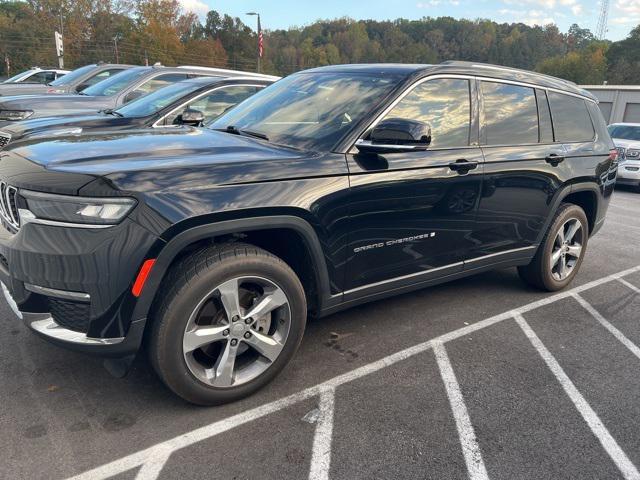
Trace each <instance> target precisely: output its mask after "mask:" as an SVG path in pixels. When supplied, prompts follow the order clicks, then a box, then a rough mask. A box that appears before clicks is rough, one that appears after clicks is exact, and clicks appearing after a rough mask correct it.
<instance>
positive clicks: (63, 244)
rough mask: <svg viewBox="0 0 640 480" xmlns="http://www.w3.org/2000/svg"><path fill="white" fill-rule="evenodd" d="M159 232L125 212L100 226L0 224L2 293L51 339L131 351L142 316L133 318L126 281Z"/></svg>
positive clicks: (81, 347) (104, 350)
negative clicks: (116, 220)
mask: <svg viewBox="0 0 640 480" xmlns="http://www.w3.org/2000/svg"><path fill="white" fill-rule="evenodd" d="M0 220H1V219H0ZM156 240H157V237H156V236H155V235H153V234H151V233H150V232H149V231H148V230H146V229H145V228H143V227H141V226H140V225H138V224H137V223H136V222H134V221H132V220H130V219H126V220H125V221H123V222H122V223H121V224H119V225H115V226H113V227H110V228H105V229H97V230H91V229H84V228H67V227H60V226H48V225H38V224H31V223H25V224H24V225H22V227H21V228H20V230H19V231H18V232H17V233H15V234H13V233H10V232H9V231H8V230H7V229H6V228H5V227H3V226H0V282H2V284H3V288H2V290H3V293H4V296H5V297H6V298H7V301H8V303H9V305H10V306H11V307H12V308H13V310H14V311H15V312H16V314H17V315H18V316H19V317H21V318H22V320H23V321H24V323H25V324H26V325H27V326H28V327H29V328H30V329H31V330H32V331H33V332H35V333H36V334H38V335H40V336H41V337H44V338H46V339H47V340H49V341H51V342H53V343H56V344H58V345H60V346H63V347H66V348H70V349H73V350H77V351H82V352H85V353H92V354H97V355H102V356H107V357H122V356H127V355H130V354H133V353H135V352H136V351H137V350H138V348H139V346H140V342H141V339H142V334H143V331H144V324H145V318H142V315H141V316H140V317H137V318H134V315H133V312H134V307H135V304H136V300H137V299H136V298H135V297H134V296H133V295H132V294H131V286H132V284H133V282H134V280H135V277H136V275H137V272H138V270H139V268H140V266H141V265H142V263H143V262H144V259H145V256H146V255H147V254H148V252H149V251H150V250H151V247H152V246H153V245H154V242H156ZM143 315H146V314H143Z"/></svg>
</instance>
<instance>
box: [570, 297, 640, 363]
mask: <svg viewBox="0 0 640 480" xmlns="http://www.w3.org/2000/svg"><path fill="white" fill-rule="evenodd" d="M573 298H575V299H576V300H577V301H578V303H579V304H580V305H582V307H583V308H584V309H585V310H586V311H587V312H589V313H590V314H591V316H592V317H593V318H595V319H596V320H597V321H598V322H599V323H600V324H601V325H602V326H603V327H604V328H606V329H607V330H609V332H610V333H611V334H612V335H613V336H614V337H616V339H617V340H618V341H619V342H620V343H622V344H623V345H624V346H625V347H627V348H628V349H629V351H630V352H631V353H633V354H634V355H635V356H636V357H638V358H640V348H638V346H637V345H636V344H635V343H633V342H632V341H631V340H629V339H628V338H627V337H626V336H625V335H624V333H622V332H621V331H620V330H618V329H617V328H616V327H614V326H613V325H612V324H611V322H609V321H608V320H606V319H605V318H604V317H603V316H602V315H600V312H598V311H597V310H596V309H595V308H593V307H592V306H591V304H590V303H589V302H587V301H586V300H585V299H584V298H582V297H581V296H580V295H579V294H577V293H574V294H573Z"/></svg>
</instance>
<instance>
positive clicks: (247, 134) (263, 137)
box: [216, 125, 269, 142]
mask: <svg viewBox="0 0 640 480" xmlns="http://www.w3.org/2000/svg"><path fill="white" fill-rule="evenodd" d="M216 130H218V131H219V132H227V133H231V134H233V135H242V136H245V137H254V138H260V139H261V140H266V141H267V142H268V141H269V137H267V136H266V135H265V134H264V133H260V132H252V131H251V130H244V129H243V130H241V129H239V128H236V127H234V126H233V125H229V126H228V127H227V128H225V129H221V128H218V129H216Z"/></svg>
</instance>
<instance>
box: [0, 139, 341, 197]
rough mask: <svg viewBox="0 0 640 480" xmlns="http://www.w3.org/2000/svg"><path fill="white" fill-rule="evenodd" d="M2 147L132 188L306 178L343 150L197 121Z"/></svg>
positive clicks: (335, 165) (329, 167)
mask: <svg viewBox="0 0 640 480" xmlns="http://www.w3.org/2000/svg"><path fill="white" fill-rule="evenodd" d="M0 154H3V155H6V156H8V157H11V158H15V157H19V158H22V159H25V160H28V161H29V162H30V163H34V164H37V165H40V166H42V167H44V168H46V169H47V170H48V171H54V172H58V173H60V172H65V173H73V174H81V175H92V176H96V177H106V178H108V180H109V181H110V182H111V183H112V184H113V185H114V186H116V187H117V188H120V189H122V190H132V191H140V190H148V191H159V190H163V189H192V188H200V187H202V186H203V185H229V184H238V183H253V182H260V181H268V180H276V179H277V180H283V179H288V178H300V177H304V178H306V177H314V176H323V175H332V174H336V173H338V172H342V171H343V167H344V156H342V159H343V161H342V162H341V163H342V164H341V163H340V162H321V161H318V160H317V157H319V156H320V155H319V154H314V153H311V152H302V151H299V150H294V149H291V148H288V147H283V146H277V145H274V144H270V143H268V142H266V141H262V140H258V139H254V138H248V137H242V136H238V135H232V134H229V133H224V132H217V131H213V130H210V129H207V128H192V127H169V128H156V129H153V128H147V129H139V130H125V131H120V132H98V133H91V134H81V135H77V136H65V137H58V138H55V139H47V140H46V141H43V140H42V139H38V140H30V139H28V138H27V139H25V140H24V141H22V142H19V143H18V144H15V145H13V146H11V144H10V145H9V146H8V147H7V149H5V150H4V151H0ZM0 163H1V162H0ZM333 170H335V171H333Z"/></svg>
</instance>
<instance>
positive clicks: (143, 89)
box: [134, 73, 188, 95]
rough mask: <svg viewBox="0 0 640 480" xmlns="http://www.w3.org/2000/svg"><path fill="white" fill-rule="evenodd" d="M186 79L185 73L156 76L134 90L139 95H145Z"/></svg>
mask: <svg viewBox="0 0 640 480" xmlns="http://www.w3.org/2000/svg"><path fill="white" fill-rule="evenodd" d="M187 78H188V76H187V74H186V73H167V74H166V75H158V76H157V77H154V78H152V79H150V80H147V81H146V82H144V83H143V84H142V85H140V86H139V87H138V88H136V89H135V90H134V92H136V93H137V94H139V95H146V94H148V93H151V92H155V91H156V90H158V89H159V88H162V87H166V86H167V85H170V84H172V83H176V82H180V81H182V80H186V79H187Z"/></svg>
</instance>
